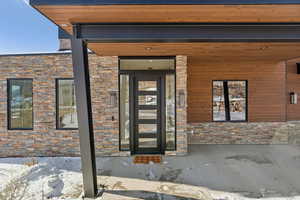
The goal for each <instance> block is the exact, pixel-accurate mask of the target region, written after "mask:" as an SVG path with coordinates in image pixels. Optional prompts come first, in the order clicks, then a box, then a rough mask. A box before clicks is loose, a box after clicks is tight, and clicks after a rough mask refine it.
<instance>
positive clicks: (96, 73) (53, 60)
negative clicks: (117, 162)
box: [0, 54, 187, 157]
mask: <svg viewBox="0 0 300 200" xmlns="http://www.w3.org/2000/svg"><path fill="white" fill-rule="evenodd" d="M89 66H90V79H91V96H92V109H93V122H94V124H93V125H94V134H95V148H96V154H97V155H98V156H100V155H104V156H127V155H129V154H130V153H129V152H119V122H118V118H119V114H118V106H111V105H110V102H109V98H110V92H115V91H118V57H116V56H115V57H99V56H97V55H95V54H90V55H89ZM186 67H187V62H186V57H185V56H178V57H177V87H178V90H181V91H186ZM72 77H73V70H72V59H71V55H70V54H46V55H26V56H0V157H8V156H78V155H79V154H80V151H79V135H78V131H76V130H74V131H70V130H56V116H55V112H56V106H55V94H56V91H55V79H56V78H72ZM8 78H32V79H33V109H34V130H22V131H15V130H14V131H13V130H8V129H7V79H8ZM177 94H178V93H177ZM185 97H186V96H185ZM177 98H178V95H177ZM177 111H178V114H177V120H178V121H177V126H178V127H177V144H178V145H177V151H176V152H171V151H170V152H166V154H167V155H184V154H186V153H187V136H186V125H187V123H186V105H185V106H184V107H178V108H177Z"/></svg>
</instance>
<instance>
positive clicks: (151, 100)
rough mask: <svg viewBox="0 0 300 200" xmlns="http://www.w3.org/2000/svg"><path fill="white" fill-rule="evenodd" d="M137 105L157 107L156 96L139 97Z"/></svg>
mask: <svg viewBox="0 0 300 200" xmlns="http://www.w3.org/2000/svg"><path fill="white" fill-rule="evenodd" d="M139 105H153V106H155V105H157V96H156V95H140V96H139Z"/></svg>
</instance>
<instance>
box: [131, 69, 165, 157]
mask: <svg viewBox="0 0 300 200" xmlns="http://www.w3.org/2000/svg"><path fill="white" fill-rule="evenodd" d="M162 84H163V76H161V75H149V74H146V73H145V74H137V75H135V77H134V80H133V94H134V95H133V98H134V99H133V100H134V101H133V102H134V107H133V108H134V120H133V122H134V124H133V134H134V135H133V136H134V152H133V153H134V154H160V153H163V152H162V149H163V148H162V140H163V138H162V135H163V134H162V112H163V111H162V110H163V108H162V105H163V102H162V101H163V98H162V95H163V91H162V88H163V87H162Z"/></svg>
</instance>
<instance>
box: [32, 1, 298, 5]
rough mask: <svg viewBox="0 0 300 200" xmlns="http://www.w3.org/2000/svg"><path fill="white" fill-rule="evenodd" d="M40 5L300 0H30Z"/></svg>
mask: <svg viewBox="0 0 300 200" xmlns="http://www.w3.org/2000/svg"><path fill="white" fill-rule="evenodd" d="M30 4H31V5H33V6H39V5H61V6H63V5H83V6H85V5H265V4H300V0H30Z"/></svg>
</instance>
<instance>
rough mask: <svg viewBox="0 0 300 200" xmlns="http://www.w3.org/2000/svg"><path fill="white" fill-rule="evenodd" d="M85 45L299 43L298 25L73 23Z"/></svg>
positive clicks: (78, 36) (77, 35) (299, 26)
mask: <svg viewBox="0 0 300 200" xmlns="http://www.w3.org/2000/svg"><path fill="white" fill-rule="evenodd" d="M73 28H74V36H75V38H77V39H83V40H86V41H87V42H100V43H122V42H132V43H147V42H163V43H170V42H174V43H176V42H178V43H180V42H299V41H300V23H262V24H258V23H147V24H144V23H122V24H120V23H99V24H75V25H74V27H73Z"/></svg>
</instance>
